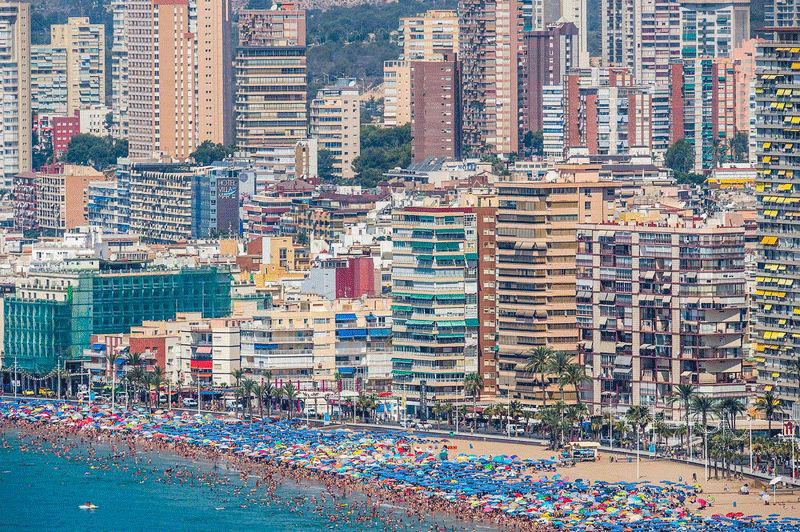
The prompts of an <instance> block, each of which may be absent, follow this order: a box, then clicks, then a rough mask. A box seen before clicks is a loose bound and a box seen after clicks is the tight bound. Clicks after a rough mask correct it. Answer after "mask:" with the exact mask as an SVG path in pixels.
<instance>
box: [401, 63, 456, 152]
mask: <svg viewBox="0 0 800 532" xmlns="http://www.w3.org/2000/svg"><path fill="white" fill-rule="evenodd" d="M411 94H412V97H411V100H412V102H413V105H412V107H411V135H412V137H413V141H412V143H411V159H412V161H413V162H419V161H422V160H423V159H425V158H426V157H449V158H451V159H458V158H459V156H460V154H461V103H460V102H461V70H460V69H459V63H458V61H456V59H455V57H452V56H448V55H447V54H445V55H444V56H443V58H442V60H441V61H412V62H411Z"/></svg>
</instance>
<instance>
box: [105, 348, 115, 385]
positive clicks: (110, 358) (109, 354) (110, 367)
mask: <svg viewBox="0 0 800 532" xmlns="http://www.w3.org/2000/svg"><path fill="white" fill-rule="evenodd" d="M105 359H106V375H107V380H108V382H111V380H112V378H113V376H114V373H113V371H114V363H115V362H116V360H117V355H116V354H115V353H114V352H113V351H106V355H105Z"/></svg>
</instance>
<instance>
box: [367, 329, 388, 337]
mask: <svg viewBox="0 0 800 532" xmlns="http://www.w3.org/2000/svg"><path fill="white" fill-rule="evenodd" d="M391 334H392V330H391V329H370V330H369V335H370V336H391Z"/></svg>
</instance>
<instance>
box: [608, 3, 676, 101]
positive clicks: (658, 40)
mask: <svg viewBox="0 0 800 532" xmlns="http://www.w3.org/2000/svg"><path fill="white" fill-rule="evenodd" d="M600 6H601V18H600V20H601V21H602V22H601V24H602V26H601V30H602V37H601V39H602V60H603V64H604V66H608V67H622V68H627V69H628V70H629V71H630V73H631V74H632V75H633V76H634V77H635V78H636V80H637V82H639V83H642V84H644V85H648V86H649V85H653V84H655V85H667V84H669V64H670V62H671V61H674V60H677V59H679V58H680V57H681V23H680V20H681V19H680V3H679V2H675V1H673V0H621V1H615V0H602V1H601V3H600Z"/></svg>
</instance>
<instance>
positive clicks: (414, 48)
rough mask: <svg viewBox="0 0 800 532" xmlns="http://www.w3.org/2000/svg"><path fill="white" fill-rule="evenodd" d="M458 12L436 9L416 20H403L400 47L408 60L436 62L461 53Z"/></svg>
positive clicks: (403, 18) (399, 40)
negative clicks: (459, 50) (444, 55)
mask: <svg viewBox="0 0 800 532" xmlns="http://www.w3.org/2000/svg"><path fill="white" fill-rule="evenodd" d="M458 36H459V20H458V13H456V12H455V11H449V10H438V9H432V10H429V11H426V12H425V13H422V14H419V15H417V16H415V17H401V18H400V32H399V35H398V45H399V46H400V47H401V48H402V49H403V59H405V60H406V61H436V60H439V59H441V58H442V56H443V54H448V55H450V56H452V55H453V54H456V53H458V46H459V37H458Z"/></svg>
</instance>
